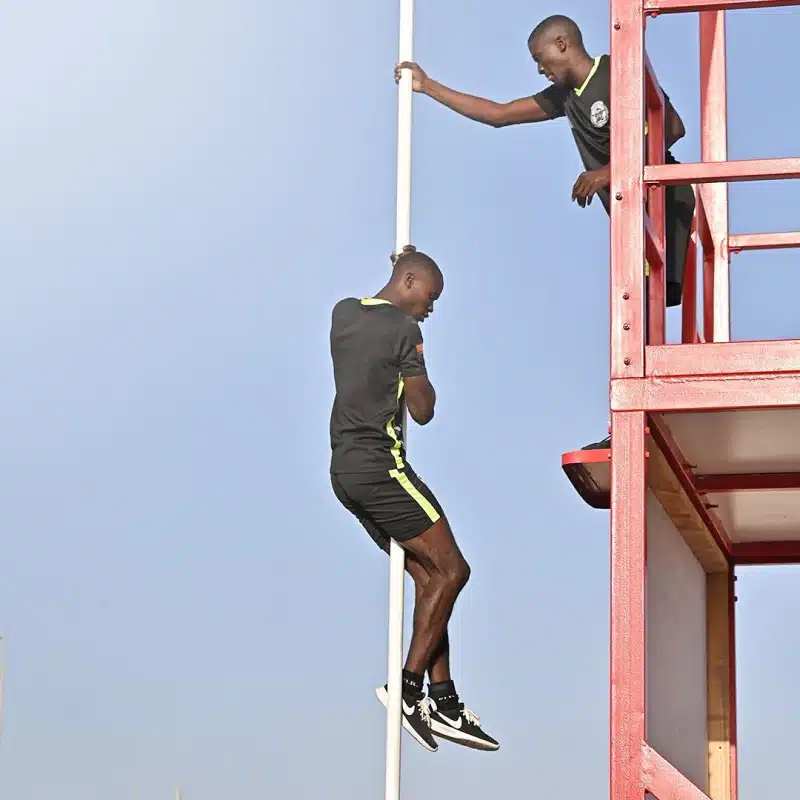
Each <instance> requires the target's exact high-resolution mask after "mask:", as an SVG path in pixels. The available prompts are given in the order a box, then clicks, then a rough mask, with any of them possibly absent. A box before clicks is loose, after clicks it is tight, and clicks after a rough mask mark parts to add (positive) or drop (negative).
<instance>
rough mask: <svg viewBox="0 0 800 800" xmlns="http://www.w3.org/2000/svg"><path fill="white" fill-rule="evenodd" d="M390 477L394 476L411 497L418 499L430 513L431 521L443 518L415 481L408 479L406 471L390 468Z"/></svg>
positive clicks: (428, 513) (420, 505) (421, 506)
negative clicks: (415, 484)
mask: <svg viewBox="0 0 800 800" xmlns="http://www.w3.org/2000/svg"><path fill="white" fill-rule="evenodd" d="M389 477H391V478H394V479H395V480H396V481H397V482H398V483H399V484H400V485H401V486H402V487H403V488H404V489H405V490H406V491H407V492H408V493H409V494H410V495H411V497H413V498H414V500H416V501H417V503H418V504H419V507H420V508H421V509H422V510H423V511H424V512H425V513H426V514H427V515H428V519H429V520H430V521H431V522H438V521H439V520H440V519H441V517H440V516H439V512H438V511H437V510H436V509H435V508H434V507H433V504H432V503H431V502H430V500H428V498H427V497H425V495H424V494H422V492H421V491H420V490H419V489H417V487H416V486H414V484H413V483H411V481H410V480H409V479H408V475H406V474H405V473H404V472H398V471H397V470H396V469H392V470H389Z"/></svg>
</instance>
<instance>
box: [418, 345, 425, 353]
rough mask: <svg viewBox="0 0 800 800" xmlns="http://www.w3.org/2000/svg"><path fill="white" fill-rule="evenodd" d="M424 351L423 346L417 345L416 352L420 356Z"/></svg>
mask: <svg viewBox="0 0 800 800" xmlns="http://www.w3.org/2000/svg"><path fill="white" fill-rule="evenodd" d="M424 349H425V348H424V346H423V345H421V344H418V345H417V352H418V353H419V354H420V355H422V351H423V350H424Z"/></svg>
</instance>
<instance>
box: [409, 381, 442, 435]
mask: <svg viewBox="0 0 800 800" xmlns="http://www.w3.org/2000/svg"><path fill="white" fill-rule="evenodd" d="M403 380H404V382H405V390H404V392H405V398H406V406H408V413H409V414H411V418H412V419H413V420H414V422H416V423H417V424H419V425H427V424H428V423H429V422H430V421H431V420H432V419H433V409H434V407H435V406H436V392H435V391H434V388H433V385H432V384H431V382H430V381H429V380H428V376H427V375H415V376H414V377H410V378H404V379H403Z"/></svg>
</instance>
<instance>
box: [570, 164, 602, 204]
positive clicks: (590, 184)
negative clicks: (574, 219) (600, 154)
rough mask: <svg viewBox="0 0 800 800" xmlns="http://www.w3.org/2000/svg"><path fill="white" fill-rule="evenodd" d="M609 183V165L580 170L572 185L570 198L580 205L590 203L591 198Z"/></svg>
mask: <svg viewBox="0 0 800 800" xmlns="http://www.w3.org/2000/svg"><path fill="white" fill-rule="evenodd" d="M610 185H611V165H607V166H605V167H600V169H590V170H588V171H587V172H582V173H581V174H580V175H579V176H578V180H576V181H575V185H574V186H573V187H572V199H573V200H574V201H575V202H576V203H577V204H578V205H579V206H580V207H581V208H586V206H587V205H591V204H592V198H593V197H594V196H595V195H596V194H597V193H598V192H599V191H600V190H601V189H607V188H608V187H609V186H610Z"/></svg>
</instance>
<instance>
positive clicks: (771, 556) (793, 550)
mask: <svg viewBox="0 0 800 800" xmlns="http://www.w3.org/2000/svg"><path fill="white" fill-rule="evenodd" d="M733 561H734V563H735V564H741V565H742V566H756V565H759V564H800V541H795V542H739V543H737V544H734V545H733Z"/></svg>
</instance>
